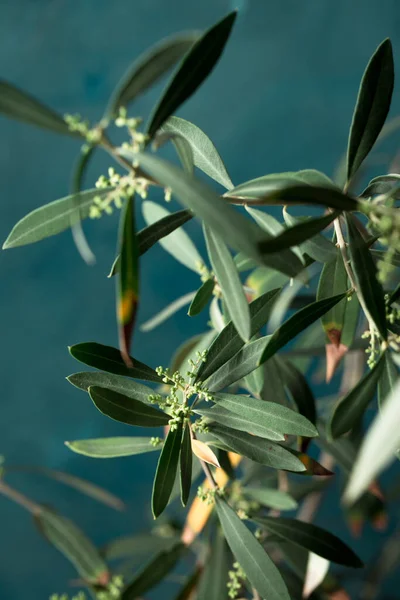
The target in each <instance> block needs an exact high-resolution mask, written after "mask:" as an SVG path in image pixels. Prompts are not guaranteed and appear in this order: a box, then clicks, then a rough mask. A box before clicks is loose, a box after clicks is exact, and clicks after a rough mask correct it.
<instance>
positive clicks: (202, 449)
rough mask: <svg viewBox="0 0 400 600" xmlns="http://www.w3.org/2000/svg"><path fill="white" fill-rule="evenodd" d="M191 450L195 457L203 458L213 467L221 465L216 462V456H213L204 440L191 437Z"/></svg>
mask: <svg viewBox="0 0 400 600" xmlns="http://www.w3.org/2000/svg"><path fill="white" fill-rule="evenodd" d="M192 450H193V454H195V455H196V456H197V458H199V459H200V460H203V461H204V462H206V463H208V464H209V465H213V467H220V466H221V465H220V464H219V462H218V458H217V457H216V456H215V454H214V452H213V451H212V450H211V448H210V446H207V444H205V443H204V442H202V441H200V440H195V439H193V438H192Z"/></svg>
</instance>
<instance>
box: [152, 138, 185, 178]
mask: <svg viewBox="0 0 400 600" xmlns="http://www.w3.org/2000/svg"><path fill="white" fill-rule="evenodd" d="M167 142H172V145H173V146H174V147H175V150H176V153H177V155H178V157H179V160H180V162H181V165H182V168H183V169H184V170H185V171H186V173H189V174H190V175H192V174H193V171H194V159H193V152H192V147H191V145H190V144H189V142H188V141H187V139H186V138H184V137H183V136H181V135H180V134H179V133H174V132H172V131H164V130H162V129H161V130H160V131H159V132H158V133H157V134H156V136H155V138H154V141H153V146H152V147H153V150H158V149H159V148H161V146H163V145H164V144H166V143H167Z"/></svg>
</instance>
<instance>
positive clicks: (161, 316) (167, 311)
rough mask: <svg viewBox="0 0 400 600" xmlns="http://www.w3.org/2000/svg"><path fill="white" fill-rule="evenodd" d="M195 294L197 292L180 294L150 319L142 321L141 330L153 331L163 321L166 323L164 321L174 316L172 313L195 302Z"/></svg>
mask: <svg viewBox="0 0 400 600" xmlns="http://www.w3.org/2000/svg"><path fill="white" fill-rule="evenodd" d="M195 295H196V292H189V293H188V294H185V295H184V296H180V298H177V299H176V300H174V301H173V302H171V304H167V306H166V307H165V308H163V309H162V310H160V312H158V313H157V314H155V315H153V316H152V317H151V318H150V319H148V320H147V321H145V323H142V324H141V326H140V330H141V331H152V330H153V329H155V328H156V327H158V326H159V325H161V323H164V321H166V320H167V319H169V318H170V317H172V315H174V314H175V313H176V312H178V310H181V308H183V307H184V306H187V305H188V304H190V303H191V302H193V299H194V297H195Z"/></svg>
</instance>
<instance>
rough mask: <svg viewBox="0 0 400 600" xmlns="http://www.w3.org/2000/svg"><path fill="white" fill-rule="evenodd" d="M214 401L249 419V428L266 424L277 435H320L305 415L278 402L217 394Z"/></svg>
mask: <svg viewBox="0 0 400 600" xmlns="http://www.w3.org/2000/svg"><path fill="white" fill-rule="evenodd" d="M213 399H214V401H215V402H216V403H217V406H222V407H223V408H226V409H227V410H230V411H231V412H233V413H236V414H237V415H239V416H241V417H243V418H245V419H247V421H248V423H249V426H251V425H253V424H254V425H257V424H258V423H264V424H265V425H266V426H267V427H268V428H269V429H272V430H273V431H276V432H277V433H282V434H289V435H303V436H306V437H315V436H317V435H318V431H317V430H316V428H315V426H314V425H313V424H312V423H311V422H310V421H309V420H308V419H306V418H305V417H303V415H300V414H299V413H297V412H295V411H294V410H291V409H290V408H287V407H286V406H281V405H280V404H276V402H267V401H265V400H257V399H256V398H249V397H245V396H236V395H234V394H216V395H215V396H214V398H213ZM211 412H212V411H211Z"/></svg>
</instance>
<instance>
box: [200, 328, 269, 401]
mask: <svg viewBox="0 0 400 600" xmlns="http://www.w3.org/2000/svg"><path fill="white" fill-rule="evenodd" d="M270 338H271V336H269V335H266V336H264V337H261V338H260V339H258V340H255V341H254V342H250V343H248V344H246V345H245V346H243V348H242V349H241V350H239V352H238V353H237V354H235V355H234V356H233V357H232V358H230V359H229V360H228V361H227V362H226V363H225V364H223V365H222V367H219V369H217V370H216V371H215V372H214V373H213V374H212V375H210V377H208V378H207V379H205V380H203V382H204V385H205V387H206V388H207V389H208V390H209V391H210V392H218V391H219V390H222V389H224V388H226V387H228V386H229V385H231V384H232V383H235V382H236V381H239V380H240V379H243V377H246V375H248V374H249V373H251V372H252V371H254V370H255V369H256V368H257V367H258V366H259V364H260V359H261V356H262V355H263V353H264V350H265V346H266V344H267V343H268V340H270Z"/></svg>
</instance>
